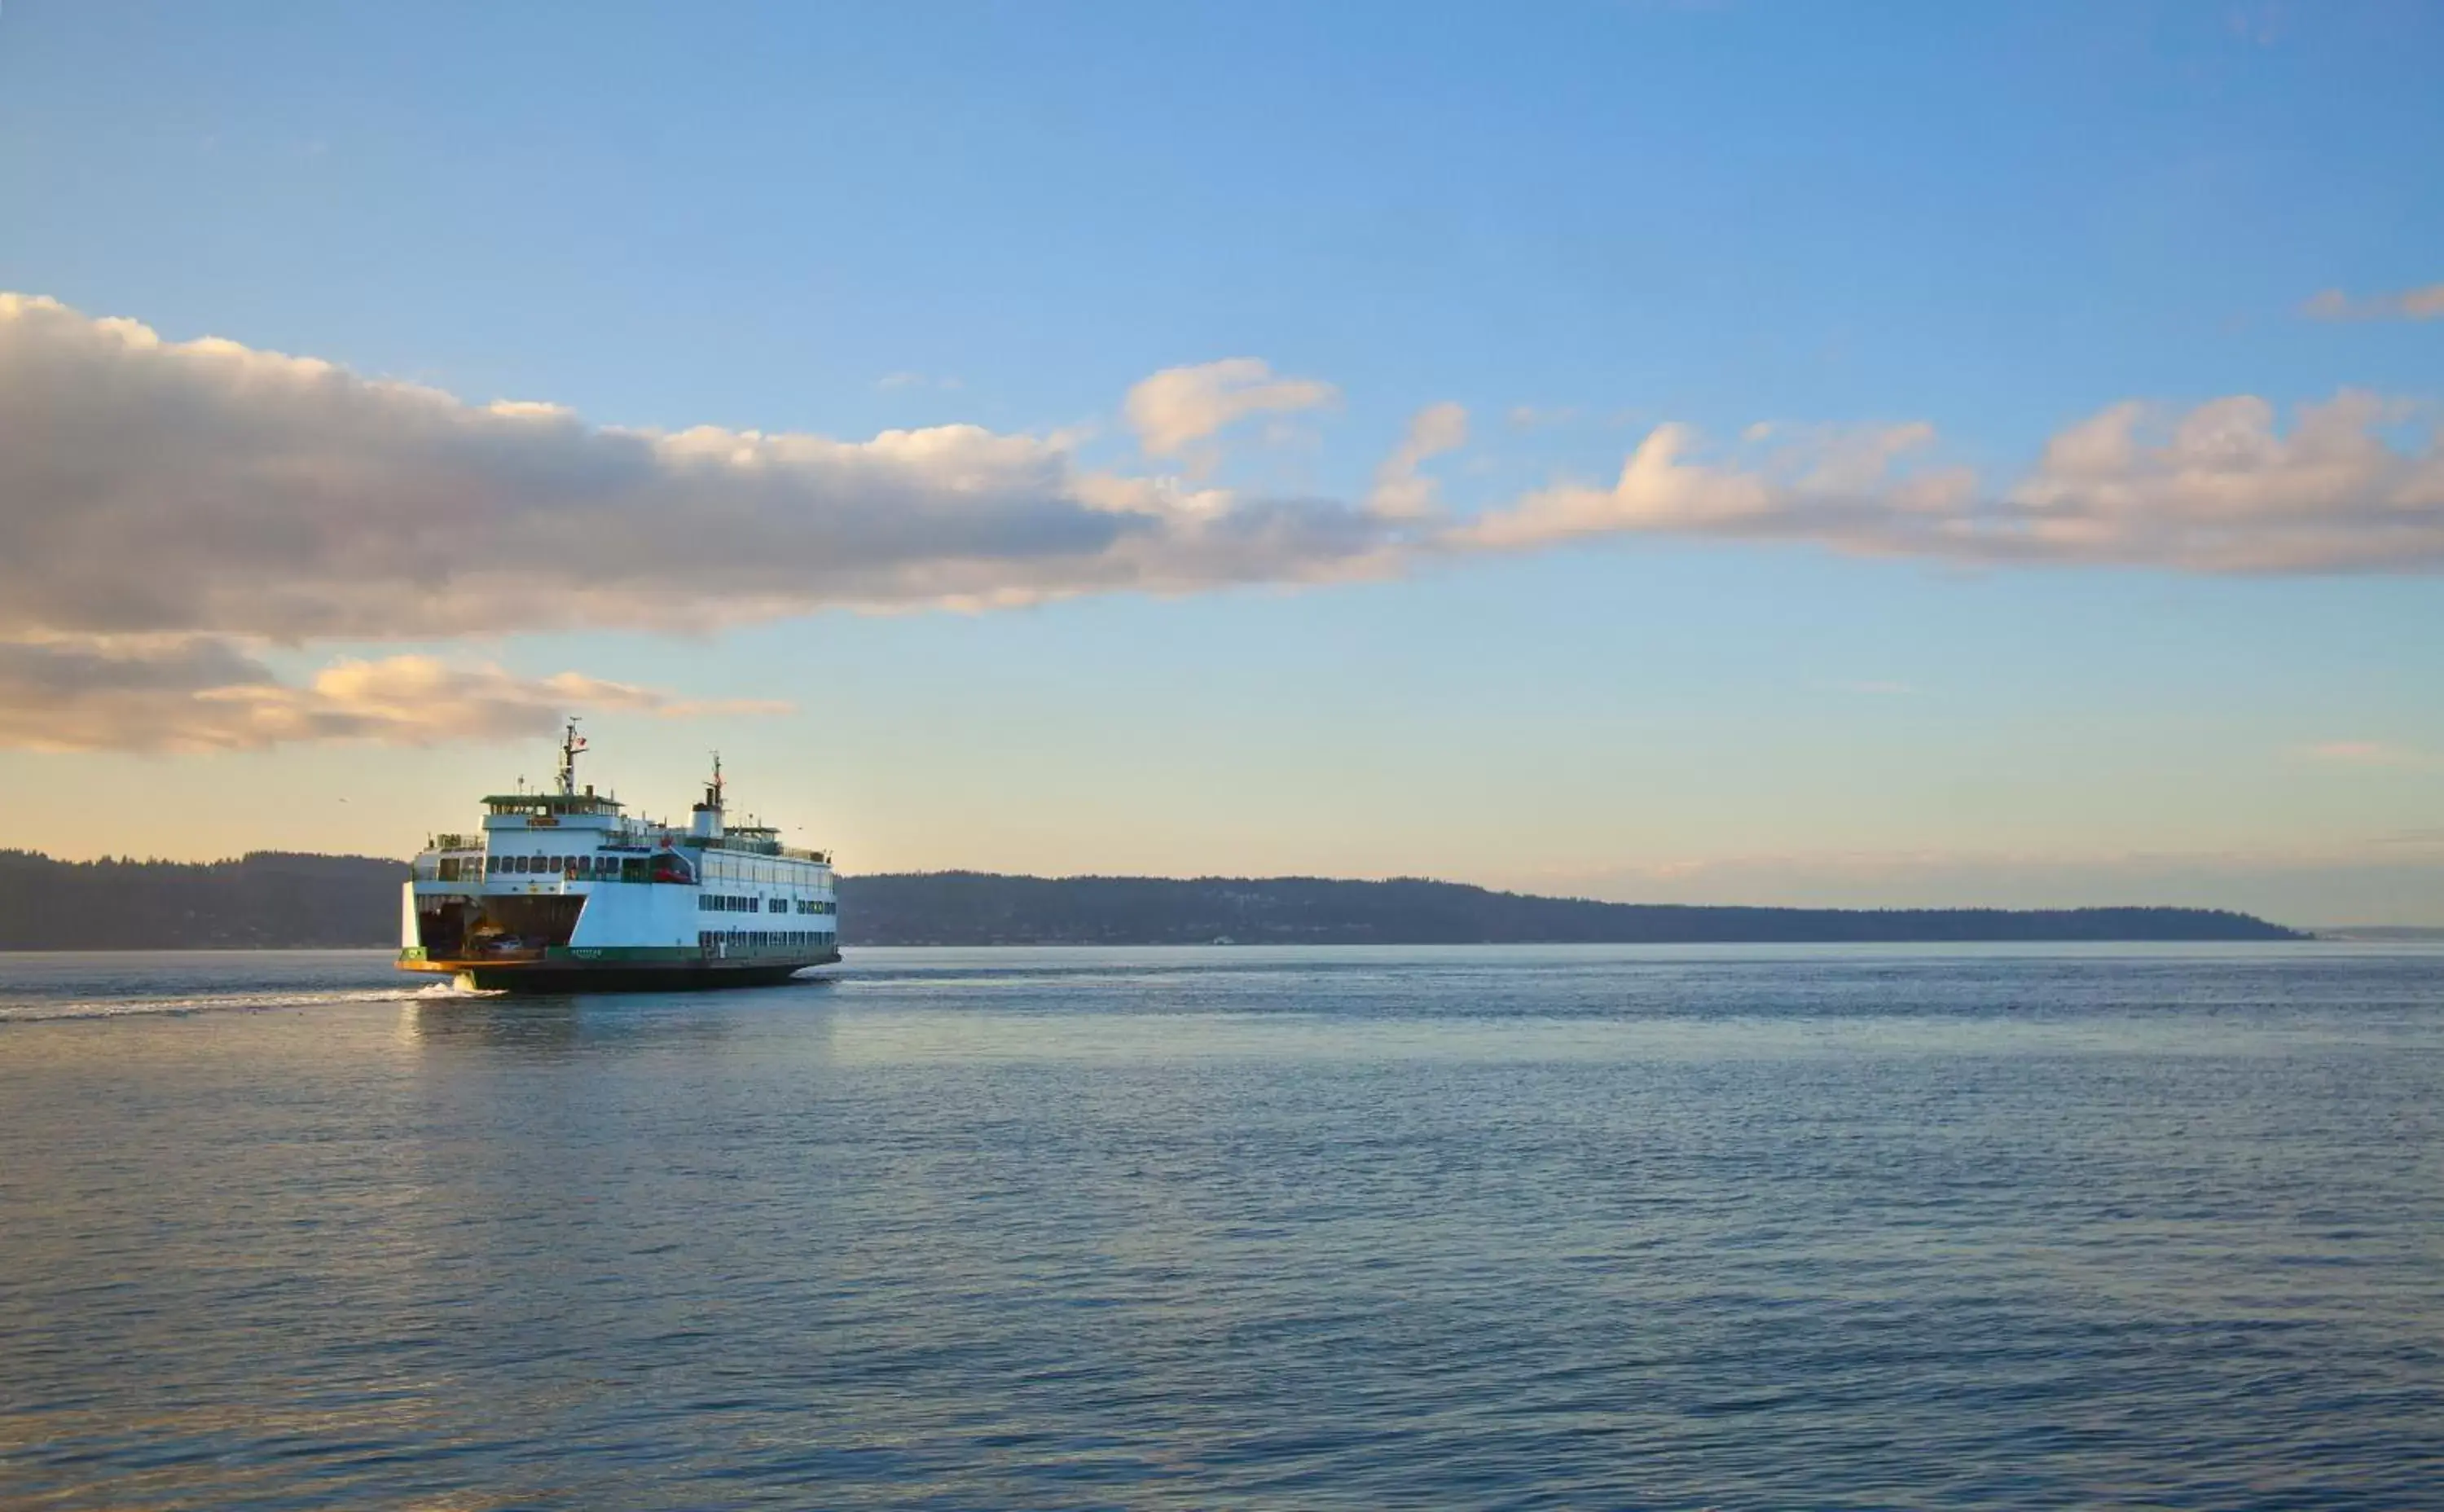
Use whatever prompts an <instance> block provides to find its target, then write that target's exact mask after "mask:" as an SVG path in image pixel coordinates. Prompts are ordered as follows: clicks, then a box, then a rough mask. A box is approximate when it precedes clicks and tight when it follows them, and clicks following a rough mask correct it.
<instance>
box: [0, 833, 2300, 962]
mask: <svg viewBox="0 0 2444 1512" xmlns="http://www.w3.org/2000/svg"><path fill="white" fill-rule="evenodd" d="M406 876H407V866H406V863H404V862H401V861H393V860H384V859H382V858H380V857H371V856H307V855H299V854H295V853H291V852H283V851H257V852H254V853H252V854H250V855H248V856H244V857H239V858H238V859H236V860H230V861H209V862H200V863H188V862H176V861H135V860H102V861H58V860H53V859H52V858H51V857H47V856H43V855H40V854H38V853H35V852H31V851H0V950H207V949H212V950H229V949H276V948H292V947H343V946H381V945H396V944H397V943H398V884H399V883H400V882H401V881H403V880H404V879H405V878H406ZM840 888H841V935H842V944H843V945H846V946H852V947H854V946H859V945H1205V944H1211V943H1213V942H1215V941H1229V942H1231V943H1235V944H1241V945H1259V944H1262V945H1578V944H1639V945H1693V944H1708V945H1732V944H1770V943H1784V944H1796V943H1810V942H1835V941H1844V940H1850V941H1863V942H1876V943H1884V944H1902V943H1909V942H1913V941H1916V942H1930V943H1933V942H1944V941H1976V940H1986V941H2015V940H2016V941H2044V940H2057V941H2060V940H2295V939H2305V938H2307V936H2306V935H2304V934H2301V933H2299V932H2297V931H2292V930H2287V929H2285V928H2283V927H2282V926H2280V925H2276V924H2269V923H2268V922H2266V921H2265V920H2264V919H2260V918H2255V917H2252V916H2251V915H2250V914H2247V913H2229V912H2226V911H2224V910H2220V909H2185V908H2096V909H2050V910H2004V909H1786V908H1709V907H1704V906H1699V905H1690V904H1650V903H1599V902H1593V901H1589V900H1587V899H1583V898H1558V897H1535V896H1530V895H1528V894H1522V893H1496V892H1492V891H1490V890H1489V889H1486V888H1481V887H1471V886H1467V885H1465V884H1463V883H1457V882H1428V881H1411V880H1396V881H1389V882H1350V881H1334V880H1331V879H1328V878H1323V877H1305V876H1277V877H1266V878H1260V879H1238V878H1229V877H1200V878H1197V879H1196V880H1194V881H1178V880H1173V879H1170V878H1164V877H1151V876H1069V877H1058V878H1047V877H1038V876H1000V875H995V874H992V873H985V872H927V873H909V874H901V875H886V876H844V877H842V878H841V883H840Z"/></svg>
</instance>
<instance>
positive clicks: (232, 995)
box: [0, 982, 491, 1023]
mask: <svg viewBox="0 0 2444 1512" xmlns="http://www.w3.org/2000/svg"><path fill="white" fill-rule="evenodd" d="M490 995H491V994H488V993H461V992H459V991H458V990H457V989H456V986H455V985H454V984H453V983H447V982H444V983H437V984H435V985H432V986H417V987H410V986H397V987H375V988H366V989H361V990H353V991H336V992H229V993H220V994H215V995H210V996H198V997H180V998H84V999H80V998H68V999H62V1000H58V1001H53V1002H47V1003H46V1002H42V1001H39V1000H37V1001H34V1002H17V1003H0V1023H41V1022H44V1021H47V1020H54V1019H125V1018H136V1017H141V1016H145V1015H156V1014H182V1013H264V1012H269V1011H271V1010H274V1009H278V1008H320V1007H331V1006H334V1005H341V1004H349V1003H406V1002H412V1001H417V1000H419V999H421V1000H428V1001H429V1000H430V999H432V998H434V997H435V996H440V997H485V996H490Z"/></svg>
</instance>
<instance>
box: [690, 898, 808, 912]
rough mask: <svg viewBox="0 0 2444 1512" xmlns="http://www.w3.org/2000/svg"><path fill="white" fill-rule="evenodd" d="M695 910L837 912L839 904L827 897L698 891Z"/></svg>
mask: <svg viewBox="0 0 2444 1512" xmlns="http://www.w3.org/2000/svg"><path fill="white" fill-rule="evenodd" d="M792 905H794V909H793V907H792ZM695 911H696V912H697V913H791V912H795V913H839V912H840V905H839V904H837V903H835V902H833V901H832V900H831V899H829V898H818V897H802V898H786V897H770V898H766V897H739V896H735V895H733V894H727V893H698V894H696V895H695Z"/></svg>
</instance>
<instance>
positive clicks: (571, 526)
mask: <svg viewBox="0 0 2444 1512" xmlns="http://www.w3.org/2000/svg"><path fill="white" fill-rule="evenodd" d="M0 426H5V427H6V433H5V444H0V636H9V635H20V636H22V635H26V634H28V633H35V632H53V633H82V634H98V635H101V634H127V633H146V634H152V633H163V632H191V633H214V634H227V635H238V636H263V637H268V638H274V639H287V640H299V639H310V638H316V637H423V638H429V637H440V636H453V635H464V634H473V633H495V632H503V631H518V630H530V629H540V628H556V627H582V626H639V627H705V626H712V625H718V624H720V623H723V622H727V621H734V620H742V619H753V618H770V617H773V616H778V615H786V614H792V613H804V612H807V611H812V610H817V609H822V608H826V607H833V606H841V605H859V606H891V605H906V604H939V603H954V602H970V603H979V604H992V603H1002V602H1011V601H1021V600H1027V599H1041V598H1045V597H1051V596H1057V595H1061V594H1066V593H1077V592H1085V591H1095V590H1109V589H1121V588H1141V589H1152V590H1157V591H1181V590H1190V589H1196V588H1203V587H1210V586H1213V585H1216V584H1220V583H1226V582H1233V581H1285V580H1295V579H1305V578H1321V577H1331V576H1337V575H1342V574H1345V573H1350V572H1360V571H1365V570H1368V562H1369V560H1370V559H1371V558H1373V557H1374V556H1376V555H1377V554H1378V553H1379V552H1380V551H1381V550H1383V549H1384V548H1385V547H1386V546H1387V544H1390V542H1391V539H1392V534H1391V531H1390V529H1389V528H1388V527H1387V525H1386V523H1385V522H1383V521H1380V520H1378V519H1376V518H1374V517H1372V516H1370V515H1368V514H1366V513H1365V512H1364V511H1363V510H1361V509H1357V508H1352V507H1344V506H1340V505H1334V504H1330V503H1317V502H1302V501H1281V500H1255V499H1241V498H1239V497H1237V496H1235V495H1233V494H1231V493H1230V492H1228V491H1226V490H1219V489H1205V490H1188V489H1181V488H1178V487H1176V486H1174V485H1170V484H1166V483H1162V482H1158V481H1153V480H1146V479H1139V478H1129V477H1121V476H1117V475H1112V474H1107V473H1097V472H1091V471H1086V470H1082V469H1080V468H1079V467H1078V466H1077V465H1076V464H1075V463H1074V461H1073V460H1072V458H1071V456H1070V454H1069V453H1068V452H1067V451H1066V450H1065V449H1064V448H1063V447H1062V446H1061V445H1059V444H1057V443H1054V442H1051V441H1046V440H1043V439H1039V438H1036V437H1033V436H1026V435H1004V434H996V433H991V432H989V431H985V430H982V429H980V428H977V427H974V426H943V427H938V428H935V429H931V430H922V431H890V432H885V433H882V434H880V435H878V436H876V437H874V438H873V439H872V440H869V441H860V442H844V441H835V440H831V439H828V438H825V437H823V436H816V435H805V434H764V433H754V432H739V431H727V430H720V429H715V428H712V427H705V428H699V429H695V430H689V431H682V432H678V433H670V434H664V433H640V432H624V431H616V430H606V429H601V428H595V427H589V426H587V425H585V424H584V423H583V422H582V421H580V420H579V419H578V418H577V417H576V416H575V415H571V414H569V413H568V412H566V411H565V410H561V409H558V408H555V407H552V406H549V405H541V404H493V405H473V404H468V403H463V402H461V401H459V400H457V399H455V398H453V397H452V396H448V395H446V394H441V393H438V392H436V391H434V390H431V389H426V388H420V387H417V386H415V385H410V384H404V383H395V382H383V381H377V380H373V379H368V378H361V377H359V376H357V375H355V374H352V373H350V372H348V371H346V370H344V369H343V368H339V367H335V366H333V365H331V364H329V363H324V362H319V361H314V360H307V359H300V358H292V357H287V356H283V355H281V354H278V353H271V352H263V351H257V350H254V349H251V348H248V347H245V346H241V345H238V344H237V343H234V342H231V341H188V342H169V341H163V340H161V339H160V338H159V337H158V336H157V335H156V334H155V333H154V332H153V331H151V330H149V329H148V328H146V327H144V326H142V325H139V324H137V323H133V322H128V321H116V320H89V319H87V318H85V317H84V316H83V315H80V314H78V313H77V312H75V311H73V310H69V309H66V308H65V307H63V306H61V305H59V304H54V303H51V302H49V301H47V300H41V299H30V298H26V297H22V296H9V295H0Z"/></svg>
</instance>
